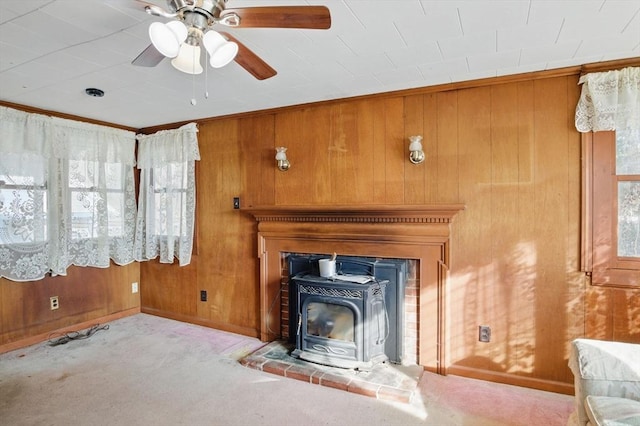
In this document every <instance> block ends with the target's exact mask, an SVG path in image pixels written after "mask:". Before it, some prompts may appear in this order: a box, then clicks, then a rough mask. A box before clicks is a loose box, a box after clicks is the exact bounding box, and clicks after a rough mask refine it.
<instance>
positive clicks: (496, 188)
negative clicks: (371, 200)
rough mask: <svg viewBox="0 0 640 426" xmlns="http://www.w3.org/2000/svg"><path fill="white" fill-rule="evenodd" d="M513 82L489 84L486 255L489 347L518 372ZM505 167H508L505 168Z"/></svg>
mask: <svg viewBox="0 0 640 426" xmlns="http://www.w3.org/2000/svg"><path fill="white" fill-rule="evenodd" d="M518 118H519V117H518V86H517V85H515V84H510V85H499V86H494V87H492V88H491V231H490V235H491V238H490V239H491V253H492V263H493V265H494V268H493V271H494V276H493V278H492V282H493V286H495V285H498V286H500V289H501V290H500V291H499V292H497V294H496V300H495V301H494V303H493V306H490V307H489V308H490V310H491V312H492V313H495V312H500V311H501V312H500V315H499V316H497V317H496V316H495V315H493V318H491V322H492V323H493V324H496V326H494V327H493V330H494V333H495V335H496V340H495V343H494V344H495V345H499V346H500V348H501V351H504V353H505V356H504V362H503V363H502V365H500V368H501V369H502V371H518V356H517V355H518V349H521V345H522V343H523V342H522V341H521V340H520V338H521V335H520V333H519V330H518V325H519V324H522V321H520V318H519V312H520V308H521V306H519V305H520V303H519V300H520V298H519V297H518V296H519V294H518V282H519V281H520V280H521V277H522V275H524V274H525V273H526V267H527V262H526V261H527V259H528V257H527V253H526V249H523V248H522V246H521V245H520V244H523V245H525V246H526V242H524V241H521V240H520V236H519V234H518V218H519V215H518V213H519V206H518V189H519V179H520V170H519V161H518V154H519V149H520V147H519V140H518V134H519V132H518V129H519V128H520V122H519V120H518ZM505 165H513V166H511V167H505Z"/></svg>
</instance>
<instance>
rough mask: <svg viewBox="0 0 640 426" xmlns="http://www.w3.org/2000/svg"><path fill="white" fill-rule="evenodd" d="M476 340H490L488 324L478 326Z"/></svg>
mask: <svg viewBox="0 0 640 426" xmlns="http://www.w3.org/2000/svg"><path fill="white" fill-rule="evenodd" d="M478 341H480V342H485V343H487V342H490V341H491V327H489V326H488V325H480V326H478Z"/></svg>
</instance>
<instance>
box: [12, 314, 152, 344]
mask: <svg viewBox="0 0 640 426" xmlns="http://www.w3.org/2000/svg"><path fill="white" fill-rule="evenodd" d="M138 313H140V307H136V308H131V309H127V310H124V311H120V312H116V313H114V314H110V315H105V316H103V317H99V318H96V319H93V320H90V321H83V322H80V323H77V324H74V325H70V326H67V327H62V328H58V329H56V330H52V331H48V332H46V333H40V334H38V335H35V336H29V337H27V338H24V339H20V340H16V341H14V342H10V343H5V344H4V345H0V354H3V353H5V352H11V351H15V350H17V349H21V348H25V347H27V346H31V345H35V344H37V343H41V342H44V341H47V340H50V339H55V338H57V337H60V336H61V335H63V334H66V333H71V332H73V331H81V330H84V329H86V328H90V327H93V326H94V325H96V324H106V323H108V322H111V321H115V320H118V319H120V318H125V317H128V316H131V315H135V314H138Z"/></svg>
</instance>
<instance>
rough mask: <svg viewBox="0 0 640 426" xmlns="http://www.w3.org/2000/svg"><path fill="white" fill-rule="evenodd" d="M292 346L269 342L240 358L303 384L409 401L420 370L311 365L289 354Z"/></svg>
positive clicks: (390, 366)
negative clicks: (368, 369)
mask: <svg viewBox="0 0 640 426" xmlns="http://www.w3.org/2000/svg"><path fill="white" fill-rule="evenodd" d="M292 349H293V347H292V345H290V344H288V343H284V342H279V341H276V342H271V343H269V344H267V345H265V346H263V347H262V348H260V349H258V350H257V351H256V352H254V353H252V354H250V355H248V356H247V357H245V358H243V359H242V360H241V361H240V363H241V364H242V365H244V366H246V367H249V368H253V369H256V370H261V371H265V372H268V373H272V374H277V375H279V376H283V377H288V378H291V379H296V380H302V381H305V382H307V383H311V384H316V385H320V386H327V387H331V388H335V389H339V390H343V391H347V392H352V393H356V394H359V395H364V396H369V397H373V398H377V399H381V400H389V401H396V402H402V403H409V402H411V398H412V396H413V394H414V392H415V390H416V388H417V385H418V381H419V380H420V377H421V375H422V372H423V371H424V370H423V368H422V367H420V366H418V365H413V366H402V365H395V364H387V363H383V364H379V365H377V366H375V367H374V368H373V369H372V370H371V371H356V370H351V369H343V368H336V367H329V366H324V365H320V364H314V363H311V362H307V361H304V360H301V359H297V358H294V357H292V356H290V353H291V350H292Z"/></svg>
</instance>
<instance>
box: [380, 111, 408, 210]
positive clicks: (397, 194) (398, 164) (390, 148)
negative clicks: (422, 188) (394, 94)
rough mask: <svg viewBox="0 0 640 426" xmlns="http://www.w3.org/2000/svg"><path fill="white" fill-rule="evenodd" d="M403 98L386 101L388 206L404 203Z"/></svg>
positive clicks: (386, 200) (386, 201)
mask: <svg viewBox="0 0 640 426" xmlns="http://www.w3.org/2000/svg"><path fill="white" fill-rule="evenodd" d="M403 105H404V101H403V99H402V98H389V99H386V100H385V137H386V140H385V146H386V148H387V149H386V151H385V160H386V161H385V177H386V196H385V203H386V204H402V203H403V202H404V166H405V164H406V157H405V155H404V153H405V152H406V151H405V147H404V123H403V112H404V110H403Z"/></svg>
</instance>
